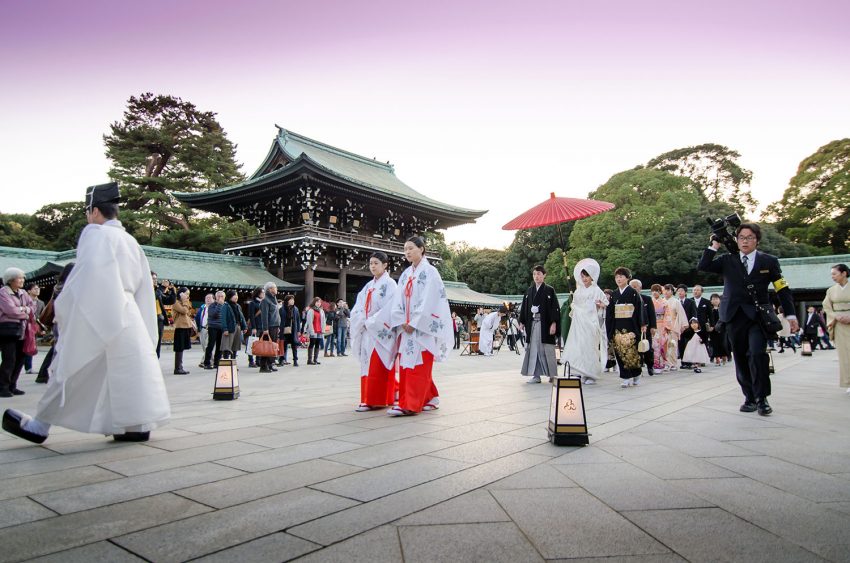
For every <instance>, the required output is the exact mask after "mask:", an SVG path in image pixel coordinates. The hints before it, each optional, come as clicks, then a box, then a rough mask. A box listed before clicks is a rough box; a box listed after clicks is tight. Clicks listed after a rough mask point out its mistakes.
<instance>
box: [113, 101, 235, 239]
mask: <svg viewBox="0 0 850 563" xmlns="http://www.w3.org/2000/svg"><path fill="white" fill-rule="evenodd" d="M103 140H104V143H105V145H106V156H107V158H109V160H110V161H111V164H112V167H111V168H110V171H109V176H110V177H112V178H113V179H115V180H117V181H118V182H119V183H120V184H121V186H122V204H121V208H122V211H121V214H122V221H123V222H124V223H125V224H126V225H127V226H128V229H129V230H131V231H132V232H133V233H134V234H135V235H136V236H137V237H139V238H140V239H141V240H142V241H148V242H149V241H151V240H153V238H154V236H155V235H157V234H159V233H162V232H164V231H169V230H174V229H183V230H189V222H190V219H191V217H192V216H193V210H192V209H190V208H188V207H186V206H185V205H183V204H181V203H180V202H179V201H177V200H176V199H175V198H174V196H173V195H172V194H173V193H174V192H194V191H200V190H207V189H212V188H218V187H222V186H226V185H229V184H234V183H237V182H239V181H241V180H242V179H243V178H244V177H243V175H242V173H241V172H240V171H239V164H237V163H236V145H234V144H233V143H232V142H231V141H230V140H229V139H228V138H227V134H226V133H225V132H224V129H222V127H221V124H219V122H218V121H217V120H216V114H215V113H214V112H210V111H200V110H198V109H197V108H196V107H195V106H194V104H191V103H189V102H184V101H183V100H181V99H180V98H177V97H174V96H164V95H154V94H152V93H150V92H148V93H145V94H142V95H141V96H139V97H135V96H133V97H131V98H130V99H129V100H128V102H127V109H126V110H125V112H124V118H123V119H122V120H121V121H116V122H115V123H113V124H112V125H110V133H109V134H108V135H104V137H103Z"/></svg>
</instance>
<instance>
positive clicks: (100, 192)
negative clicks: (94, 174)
mask: <svg viewBox="0 0 850 563" xmlns="http://www.w3.org/2000/svg"><path fill="white" fill-rule="evenodd" d="M119 199H121V194H120V193H118V182H109V183H108V184H98V185H97V186H89V187H88V188H86V209H91V208H92V207H94V206H96V205H100V204H101V203H118V200H119Z"/></svg>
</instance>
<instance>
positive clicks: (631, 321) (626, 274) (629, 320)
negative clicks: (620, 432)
mask: <svg viewBox="0 0 850 563" xmlns="http://www.w3.org/2000/svg"><path fill="white" fill-rule="evenodd" d="M631 277H632V272H631V271H630V270H629V269H628V268H623V267H620V268H617V269H616V270H614V281H615V282H617V289H615V290H614V295H613V296H612V298H611V300H610V301H609V302H608V308H607V309H606V311H605V329H606V330H607V331H608V341H609V342H610V344H609V346H611V347H613V348H614V355H615V356H616V357H617V365H618V366H619V368H620V379H622V380H623V381H622V383H621V384H620V387H629V386H630V385H631V386H635V385H639V384H640V370H641V368H640V360H641V358H640V353H639V352H638V343H639V342H640V335H641V333H643V332H645V331H646V326H647V324H646V323H647V321H646V319H645V318H644V313H643V311H644V306H643V300H642V299H641V298H640V295H639V294H638V292H637V291H635V290H634V289H632V288H631V287H630V286H629V279H630V278H631Z"/></svg>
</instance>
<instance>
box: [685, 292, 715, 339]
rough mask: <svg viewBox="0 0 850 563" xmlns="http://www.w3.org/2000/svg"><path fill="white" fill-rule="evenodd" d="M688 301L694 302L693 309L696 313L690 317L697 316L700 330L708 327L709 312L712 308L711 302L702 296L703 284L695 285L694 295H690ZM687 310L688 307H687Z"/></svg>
mask: <svg viewBox="0 0 850 563" xmlns="http://www.w3.org/2000/svg"><path fill="white" fill-rule="evenodd" d="M687 301H689V302H691V303H692V304H693V310H694V311H695V313H694V314H693V315H692V316H690V317H688V318H693V317H696V318H697V320H698V321H699V326H700V330H707V329H708V312H709V311H710V310H711V303H710V302H709V301H708V299H706V298H705V297H703V296H702V286H701V285H695V286H694V296H693V297H689V298H688V299H687ZM685 311H686V312H687V309H685Z"/></svg>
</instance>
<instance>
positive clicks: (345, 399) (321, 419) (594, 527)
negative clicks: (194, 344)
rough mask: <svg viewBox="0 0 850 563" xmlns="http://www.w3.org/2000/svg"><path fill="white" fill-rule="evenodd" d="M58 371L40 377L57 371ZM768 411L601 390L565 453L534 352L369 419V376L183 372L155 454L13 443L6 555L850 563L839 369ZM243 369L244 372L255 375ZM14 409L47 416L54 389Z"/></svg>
mask: <svg viewBox="0 0 850 563" xmlns="http://www.w3.org/2000/svg"><path fill="white" fill-rule="evenodd" d="M41 357H42V356H39V358H38V359H37V362H40V360H41ZM774 357H775V358H776V364H777V373H776V375H775V376H774V378H773V382H774V392H773V396H772V397H771V404H772V405H773V407H774V409H775V413H774V414H773V415H772V416H770V417H760V416H758V415H756V414H755V413H753V414H743V413H740V412H738V406H739V405H740V403H741V395H740V392H739V390H738V386H737V384H736V383H735V380H734V375H733V371H732V368H731V367H730V366H727V367H723V368H715V367H708V368H706V369H705V371H704V373H702V374H699V375H697V374H693V373H691V372H689V371H685V372H678V373H675V374H665V375H660V376H656V377H653V378H644V379H645V381H644V383H643V385H641V386H639V387H636V388H629V389H621V388H620V387H619V380H618V379H617V378H616V376H614V375H611V374H606V377H605V378H604V379H603V380H602V382H601V384H600V385H597V386H595V387H585V402H586V404H587V407H588V412H587V416H588V422H589V424H590V426H591V432H592V437H591V445H590V446H589V447H585V448H565V447H556V446H553V445H551V444H550V443H549V442H548V441H547V439H546V429H545V422H546V418H547V414H548V405H549V394H550V386H549V385H545V384H544V385H528V384H525V383H524V379H523V378H521V377H519V375H518V372H519V366H520V357H519V356H516V355H514V354H512V353H510V352H509V351H507V349H505V350H503V351H502V353H501V354H500V355H499V356H497V357H493V358H484V357H471V358H470V357H453V358H452V359H451V361H450V362H448V363H447V364H443V365H439V366H438V367H437V370H436V375H435V379H436V382H437V385H438V386H439V388H440V392H441V393H440V394H441V397H442V406H441V408H440V410H438V411H436V412H432V413H423V414H421V415H419V416H415V417H407V418H400V419H393V418H389V417H387V416H386V415H385V414H384V413H383V411H376V412H369V413H355V412H353V409H354V407H355V406H356V403H357V399H358V396H359V395H358V393H359V381H358V378H357V376H356V371H357V368H356V362H355V361H354V360H353V359H352V358H350V357H348V358H327V359H323V360H322V362H323V363H322V365H321V366H306V365H303V364H302V365H301V366H300V367H298V368H297V369H296V368H291V367H289V366H286V367H284V368H282V369H281V370H280V371H279V372H277V373H275V374H271V375H265V374H264V375H261V374H258V373H256V370H248V369H247V368H244V367H243V369H242V372H241V374H240V375H241V386H242V396H241V398H240V399H239V400H237V401H212V400H211V395H210V393H211V391H212V384H213V374H212V372H208V371H203V370H201V369H199V368H197V367H194V366H196V365H197V363H198V351H197V349H195V350H193V351H192V353H191V354H189V355H188V357H187V362H186V365H187V366H193V367H192V368H191V370H192V373H191V375H187V376H173V375H170V373H171V369H169V368H170V365H171V361H172V353H171V351H170V350H167V351H164V353H163V359H162V365H163V371H164V372H165V373H166V374H167V375H166V377H165V378H166V381H167V384H168V390H169V394H170V397H171V402H172V409H173V418H172V420H171V423H170V424H169V425H168V426H166V427H164V428H163V429H161V430H159V431H157V432H155V433H154V434H153V435H152V437H151V440H150V441H149V442H147V443H145V444H119V443H115V442H113V441H112V440H110V439H106V438H104V437H102V436H92V435H86V434H79V433H76V432H70V431H66V430H63V429H59V428H57V429H54V432H53V434H51V436H50V438H49V439H48V441H47V442H45V444H44V446H43V447H42V446H34V445H32V444H29V443H27V442H24V441H21V440H18V439H14V438H12V437H11V436H9V435H7V434H5V433H4V434H3V435H2V436H0V484H2V486H0V508H2V510H0V527H1V528H2V538H3V540H2V542H0V546H2V548H0V560H2V561H21V560H30V559H35V560H38V561H63V562H65V561H81V562H82V561H84V562H95V561H140V560H149V561H187V560H194V559H200V560H203V561H239V562H241V563H247V562H251V561H263V562H265V561H288V560H292V559H298V560H299V561H310V562H313V561H371V562H381V561H406V562H418V561H487V562H489V561H508V562H521V561H542V560H547V561H553V560H570V561H598V562H603V561H605V562H607V561H618V562H620V561H623V562H634V563H644V562H668V561H670V562H672V561H747V562H756V561H850V396H848V395H846V394H845V393H844V391H843V390H841V389H839V388H838V387H837V379H838V377H837V374H836V372H837V357H836V354H835V352H833V351H823V352H821V351H818V352H816V353H815V355H814V357H812V358H801V357H800V356H799V355H793V354H790V353H786V354H782V355H778V354H774ZM245 361H246V359H245V358H244V357H242V358H240V363H242V364H244V363H245ZM22 377H23V378H24V379H25V380H26V383H24V384H22V385H21V387H22V388H23V389H24V390H25V391H26V392H27V395H26V396H24V397H21V398H14V399H3V400H2V401H3V402H2V403H0V405H2V406H3V408H6V407H8V406H14V407H18V408H21V409H22V410H25V411H30V412H31V411H32V410H33V407H34V405H35V404H36V402H37V400H38V398H39V396H40V394H41V392H42V390H43V386H39V385H36V384H34V383H32V382H31V381H32V378H33V376H22Z"/></svg>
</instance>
